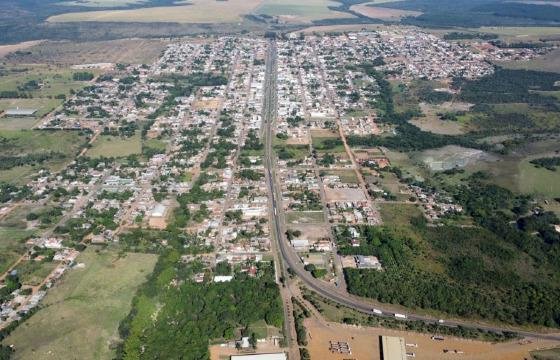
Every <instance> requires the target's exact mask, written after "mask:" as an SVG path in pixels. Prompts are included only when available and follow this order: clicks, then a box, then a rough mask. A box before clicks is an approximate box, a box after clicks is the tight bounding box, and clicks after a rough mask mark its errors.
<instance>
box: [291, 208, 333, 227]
mask: <svg viewBox="0 0 560 360" xmlns="http://www.w3.org/2000/svg"><path fill="white" fill-rule="evenodd" d="M286 222H287V223H290V224H316V223H323V222H325V216H324V214H323V212H322V211H292V212H288V213H286Z"/></svg>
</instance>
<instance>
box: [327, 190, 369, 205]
mask: <svg viewBox="0 0 560 360" xmlns="http://www.w3.org/2000/svg"><path fill="white" fill-rule="evenodd" d="M325 195H326V197H327V201H328V202H337V201H365V200H367V199H366V195H365V194H364V192H363V191H362V190H361V189H353V188H341V189H331V188H329V187H325Z"/></svg>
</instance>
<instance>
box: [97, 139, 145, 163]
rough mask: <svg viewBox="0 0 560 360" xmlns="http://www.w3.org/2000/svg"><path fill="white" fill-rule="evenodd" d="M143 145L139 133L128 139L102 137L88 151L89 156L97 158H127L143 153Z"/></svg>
mask: <svg viewBox="0 0 560 360" xmlns="http://www.w3.org/2000/svg"><path fill="white" fill-rule="evenodd" d="M141 144H142V142H141V139H140V134H139V133H138V134H136V135H134V136H132V137H130V138H126V139H123V138H120V137H117V136H110V135H101V136H99V138H97V140H96V141H95V142H94V143H93V146H92V148H91V149H89V150H88V152H87V155H88V156H90V157H92V158H96V157H101V156H105V157H125V156H128V155H133V154H140V153H141V152H142V145H141Z"/></svg>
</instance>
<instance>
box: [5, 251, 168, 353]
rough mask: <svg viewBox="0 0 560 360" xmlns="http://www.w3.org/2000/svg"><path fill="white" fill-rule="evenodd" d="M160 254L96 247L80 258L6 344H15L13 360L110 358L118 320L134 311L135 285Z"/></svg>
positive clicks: (136, 285)
mask: <svg viewBox="0 0 560 360" xmlns="http://www.w3.org/2000/svg"><path fill="white" fill-rule="evenodd" d="M156 259H157V256H156V255H151V254H135V253H128V254H125V255H124V256H120V255H117V253H116V252H113V251H107V250H100V251H99V253H98V252H97V251H95V250H94V249H93V248H89V249H87V250H86V251H84V252H83V253H82V254H81V255H80V256H79V257H78V259H77V262H78V263H83V264H84V265H85V266H84V268H76V269H72V270H70V271H69V272H68V273H67V274H65V275H64V277H63V278H62V279H61V280H60V282H59V283H58V284H56V285H55V286H54V287H53V288H52V289H51V290H49V292H48V294H47V296H46V297H45V299H44V300H43V307H42V308H41V309H40V310H39V311H38V312H37V313H36V314H34V315H33V316H32V317H31V318H30V319H28V320H27V321H26V322H24V323H23V324H22V325H20V326H19V327H18V328H17V329H16V330H15V331H14V332H12V333H11V334H10V336H9V337H8V338H7V339H6V340H4V344H14V345H15V348H16V352H15V353H14V356H13V358H14V359H38V360H41V359H110V358H113V357H114V356H115V352H114V346H115V344H116V343H117V342H118V339H119V335H118V330H117V329H118V325H119V322H120V321H121V320H122V319H123V318H124V317H125V316H126V315H127V314H128V312H129V311H130V305H131V301H132V298H133V296H134V294H135V292H136V290H137V288H138V287H139V286H140V285H141V284H142V283H143V282H144V281H145V280H146V277H147V276H148V275H149V274H150V272H151V271H152V270H153V267H154V265H155V263H156Z"/></svg>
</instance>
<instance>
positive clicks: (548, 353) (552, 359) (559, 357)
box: [531, 348, 560, 360]
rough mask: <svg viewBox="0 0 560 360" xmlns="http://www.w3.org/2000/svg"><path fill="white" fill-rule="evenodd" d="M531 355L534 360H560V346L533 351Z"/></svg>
mask: <svg viewBox="0 0 560 360" xmlns="http://www.w3.org/2000/svg"><path fill="white" fill-rule="evenodd" d="M531 357H532V358H533V359H534V360H560V348H555V349H547V350H538V351H533V352H531Z"/></svg>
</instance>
